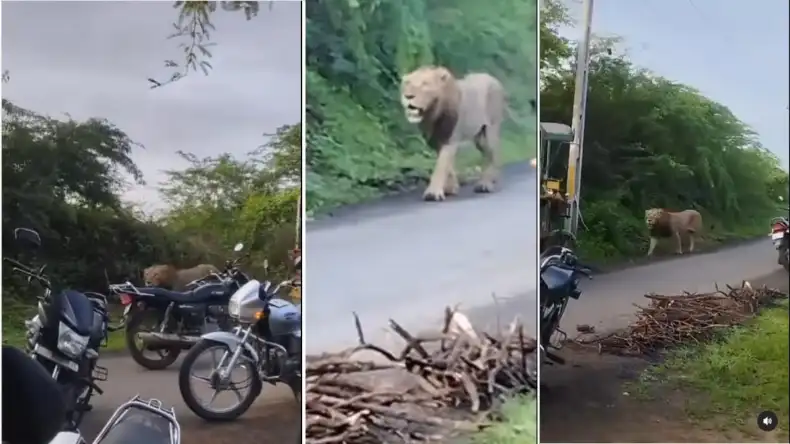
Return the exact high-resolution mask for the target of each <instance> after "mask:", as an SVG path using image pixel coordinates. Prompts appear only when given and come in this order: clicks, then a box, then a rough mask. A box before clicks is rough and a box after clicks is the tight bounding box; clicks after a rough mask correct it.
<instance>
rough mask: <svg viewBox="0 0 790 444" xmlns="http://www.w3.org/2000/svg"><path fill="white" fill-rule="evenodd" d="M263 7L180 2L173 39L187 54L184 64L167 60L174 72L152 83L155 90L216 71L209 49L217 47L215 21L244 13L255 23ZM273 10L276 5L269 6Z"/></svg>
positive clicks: (245, 3) (175, 5)
mask: <svg viewBox="0 0 790 444" xmlns="http://www.w3.org/2000/svg"><path fill="white" fill-rule="evenodd" d="M260 3H261V2H256V1H176V2H173V8H174V9H177V10H178V19H177V20H176V21H175V22H173V28H174V32H173V33H172V34H170V35H169V36H168V38H169V39H177V40H181V42H180V43H179V44H178V47H179V48H180V49H182V50H183V52H184V59H183V60H182V61H181V62H176V61H175V60H165V67H167V68H171V69H172V70H173V72H172V73H171V74H170V77H169V78H168V79H166V80H163V81H158V80H154V79H150V78H149V79H148V81H149V82H150V83H151V88H159V87H162V86H165V85H167V84H170V83H173V82H176V81H178V80H181V79H183V78H184V77H186V76H187V75H189V73H190V72H194V71H197V70H198V69H200V70H201V71H202V72H203V74H205V75H208V73H209V70H211V69H212V66H211V63H210V62H209V59H211V57H212V53H211V51H209V48H210V47H211V46H214V43H213V42H211V33H212V32H213V31H214V30H215V29H216V28H215V27H214V24H213V22H212V21H211V17H212V15H213V14H215V13H217V12H218V11H220V10H221V11H226V12H241V13H243V14H244V16H245V17H246V18H247V20H251V19H252V18H253V17H255V16H257V15H258V11H259V10H260ZM267 3H268V4H269V6H270V7H271V5H272V3H273V2H267Z"/></svg>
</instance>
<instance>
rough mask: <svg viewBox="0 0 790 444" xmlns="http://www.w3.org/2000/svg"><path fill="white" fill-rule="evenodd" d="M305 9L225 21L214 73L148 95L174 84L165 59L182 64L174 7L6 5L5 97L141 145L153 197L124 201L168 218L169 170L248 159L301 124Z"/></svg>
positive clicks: (288, 6) (218, 18)
mask: <svg viewBox="0 0 790 444" xmlns="http://www.w3.org/2000/svg"><path fill="white" fill-rule="evenodd" d="M300 6H301V4H300V3H298V2H278V3H275V4H274V5H273V6H272V8H271V9H269V8H268V7H265V6H262V8H261V11H260V13H259V14H258V16H257V17H255V18H253V19H252V20H250V21H247V20H245V18H244V15H243V14H242V13H240V12H226V11H221V10H220V11H218V12H217V13H216V15H215V16H214V17H213V19H212V20H213V22H214V25H215V26H216V30H215V31H214V32H213V33H212V41H214V42H216V46H214V47H212V48H210V50H211V51H212V53H213V55H214V57H213V58H212V59H210V60H209V61H210V63H211V64H212V65H213V66H214V69H213V70H212V71H211V72H210V73H209V75H208V76H204V75H203V74H202V73H201V72H195V73H190V74H189V76H188V77H187V78H184V79H182V80H180V81H178V82H176V83H173V84H170V85H167V86H165V87H163V88H159V89H154V90H151V89H149V83H148V82H147V80H146V79H147V78H149V77H153V78H156V79H165V78H167V77H168V76H169V75H170V73H171V70H169V69H167V68H164V66H163V61H164V60H165V59H173V60H176V61H180V60H181V59H182V58H183V55H182V54H181V50H180V49H179V48H178V43H179V41H178V40H167V36H168V35H169V34H170V33H172V31H173V27H172V25H171V24H172V22H173V21H174V20H175V19H176V18H177V14H178V12H177V10H175V9H173V7H172V3H170V2H4V4H3V11H2V12H3V14H2V60H3V69H7V70H9V71H10V73H11V81H10V82H9V83H7V84H4V85H3V91H2V94H3V97H4V98H6V99H9V100H11V101H13V102H14V103H16V104H17V105H19V106H22V107H24V108H28V109H31V110H33V111H36V112H39V113H43V114H48V115H51V116H53V117H63V115H64V113H68V114H69V115H71V116H72V117H73V118H75V119H80V120H81V119H86V118H89V117H103V118H106V119H108V120H109V121H111V122H113V123H114V124H116V125H117V126H118V127H119V128H121V129H122V130H124V131H125V132H126V133H127V134H128V135H129V136H130V137H131V138H132V139H133V140H135V141H137V142H139V143H141V144H143V145H144V146H145V149H140V150H138V151H136V152H135V153H134V154H133V158H134V160H135V162H137V164H138V165H139V167H140V168H141V170H142V171H143V173H144V175H145V180H146V182H147V186H145V187H133V188H132V189H130V190H129V191H128V192H127V193H126V195H125V197H126V198H127V199H129V200H134V201H137V202H142V203H144V208H145V209H146V210H149V211H150V210H153V209H157V208H161V207H162V205H163V203H162V202H161V199H160V198H159V196H158V193H157V191H156V188H157V185H158V183H159V182H161V181H162V180H163V178H164V175H163V174H162V170H166V169H177V168H182V167H184V166H186V164H185V163H184V162H183V161H182V160H181V159H180V157H179V156H178V155H177V154H176V151H178V150H182V151H187V152H192V153H195V154H197V155H198V156H210V155H216V154H219V153H223V152H229V153H233V154H237V155H243V154H245V153H247V152H249V151H251V150H253V149H255V148H256V147H257V146H259V145H261V144H262V143H263V142H264V141H265V139H264V137H263V134H264V133H271V132H274V130H275V129H276V128H277V127H279V126H281V125H284V124H292V123H296V122H298V121H299V119H300V118H301V11H300Z"/></svg>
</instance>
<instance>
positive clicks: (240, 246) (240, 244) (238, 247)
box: [233, 242, 244, 253]
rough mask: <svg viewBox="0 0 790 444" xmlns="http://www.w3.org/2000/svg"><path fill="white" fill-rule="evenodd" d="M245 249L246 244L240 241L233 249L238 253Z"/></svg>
mask: <svg viewBox="0 0 790 444" xmlns="http://www.w3.org/2000/svg"><path fill="white" fill-rule="evenodd" d="M243 249H244V244H242V243H241V242H239V243H238V244H236V246H235V247H233V251H235V252H236V253H238V252H239V251H241V250H243Z"/></svg>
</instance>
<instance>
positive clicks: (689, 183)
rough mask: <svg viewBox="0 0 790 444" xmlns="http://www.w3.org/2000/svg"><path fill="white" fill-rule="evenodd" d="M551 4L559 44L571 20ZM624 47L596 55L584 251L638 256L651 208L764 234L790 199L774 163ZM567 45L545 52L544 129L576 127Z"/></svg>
mask: <svg viewBox="0 0 790 444" xmlns="http://www.w3.org/2000/svg"><path fill="white" fill-rule="evenodd" d="M547 3H548V7H549V8H554V9H553V11H554V12H553V13H552V14H544V15H542V19H543V20H544V21H545V22H544V23H543V24H542V26H541V30H542V36H541V40H542V41H551V42H554V43H553V44H558V43H557V42H561V39H560V38H559V37H558V36H556V28H557V26H556V25H557V24H559V23H562V24H567V15H566V14H564V13H563V12H562V9H561V8H560V7H559V6H557V2H556V1H549V2H547ZM617 43H618V39H607V40H600V39H599V40H598V41H597V42H596V44H595V45H593V48H592V55H591V65H590V70H589V90H588V99H587V114H586V123H585V135H584V165H583V169H582V171H583V178H582V213H583V219H584V223H585V224H586V226H587V230H586V231H585V232H583V233H582V234H581V235H580V244H581V245H582V246H586V247H587V248H588V249H592V250H594V251H592V250H591V251H588V253H593V254H594V255H596V256H617V255H622V254H634V253H637V252H639V253H641V252H642V251H643V249H644V242H645V241H646V236H645V233H644V223H643V222H642V219H643V217H644V210H645V209H647V208H651V207H659V208H669V209H674V210H682V209H686V208H694V209H697V210H699V211H700V212H701V213H702V214H703V217H704V218H705V220H706V221H707V222H708V223H707V225H713V226H714V227H715V228H716V231H717V232H720V233H737V234H742V235H748V234H752V235H753V234H754V233H755V232H756V233H759V234H762V233H763V232H764V231H765V225H766V224H767V223H768V218H769V217H771V216H773V215H774V214H773V212H775V211H776V207H777V206H776V202H777V196H778V195H782V196H783V197H785V200H786V195H787V185H786V184H787V172H786V171H783V170H782V169H781V168H780V165H779V161H778V159H777V158H776V156H775V155H773V154H772V153H770V152H769V151H767V150H766V149H765V148H764V147H763V146H762V145H761V144H760V142H759V140H758V137H757V135H756V134H755V133H754V132H753V131H752V130H751V129H750V128H749V127H748V126H747V125H746V124H744V123H743V122H741V121H740V120H739V119H738V118H737V117H736V116H735V115H733V113H732V112H731V111H730V110H729V109H728V108H727V107H726V106H724V105H722V104H720V103H717V102H715V101H713V100H711V99H709V98H707V97H705V96H703V95H702V94H701V93H699V91H697V90H695V89H694V88H692V87H689V86H687V85H683V84H679V83H677V82H673V81H671V80H669V79H666V78H663V77H661V76H658V75H656V74H654V73H651V72H648V71H646V70H644V69H640V68H638V67H636V66H634V65H633V64H632V63H631V62H630V61H629V60H628V59H627V58H626V57H625V56H623V55H617V54H616V53H615V52H613V49H616V46H617ZM565 45H566V48H567V50H564V51H559V50H557V49H556V47H553V46H552V47H550V48H542V50H543V49H545V50H546V51H550V52H549V55H550V56H551V57H549V58H547V59H546V60H544V62H545V66H544V70H546V71H549V72H551V73H554V75H548V76H546V77H544V78H543V79H542V83H543V85H542V87H543V89H542V91H541V102H540V103H541V120H542V121H544V122H570V121H571V111H572V110H571V105H572V103H573V89H574V73H573V71H572V63H571V62H572V60H571V59H570V58H569V54H572V53H573V52H572V51H570V50H571V49H573V48H572V47H571V46H570V45H568V44H565ZM558 54H559V55H560V56H559V57H555V56H557V55H558ZM552 57H555V58H552ZM563 151H565V150H563ZM564 155H565V156H566V157H565V159H560V161H559V162H557V164H558V165H559V166H562V164H563V163H565V164H567V152H566V153H564ZM783 187H784V188H783Z"/></svg>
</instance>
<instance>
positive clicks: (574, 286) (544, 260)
mask: <svg viewBox="0 0 790 444" xmlns="http://www.w3.org/2000/svg"><path fill="white" fill-rule="evenodd" d="M580 276H585V277H587V278H589V279H592V275H591V272H590V269H589V268H588V267H585V266H583V265H581V264H580V263H579V261H578V258H577V257H576V255H575V254H574V252H573V250H571V249H569V248H566V247H562V246H555V247H549V248H548V249H547V250H546V251H544V252H543V253H542V254H541V255H540V350H541V352H542V353H543V354H544V355H545V357H546V358H547V360H546V361H545V362H546V363H548V364H552V363H557V364H564V363H565V360H564V359H562V358H561V357H560V356H558V355H556V354H554V353H552V352H551V351H549V350H550V349H554V350H559V349H561V348H562V345H563V342H564V341H565V339H567V337H568V335H567V334H566V333H565V332H563V331H562V330H561V329H560V321H561V320H562V316H563V314H565V309H566V308H567V306H568V301H569V300H570V299H579V296H581V290H579V277H580ZM541 361H543V360H541Z"/></svg>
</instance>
